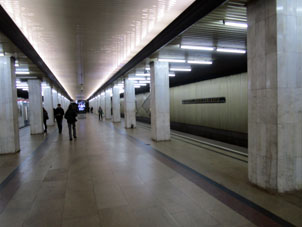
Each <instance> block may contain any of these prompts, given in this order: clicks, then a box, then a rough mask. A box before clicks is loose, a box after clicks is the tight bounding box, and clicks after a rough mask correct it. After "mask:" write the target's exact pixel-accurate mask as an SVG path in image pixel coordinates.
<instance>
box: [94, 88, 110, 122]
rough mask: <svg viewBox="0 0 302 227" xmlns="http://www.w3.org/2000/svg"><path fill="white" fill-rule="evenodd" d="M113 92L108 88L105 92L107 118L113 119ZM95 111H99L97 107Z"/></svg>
mask: <svg viewBox="0 0 302 227" xmlns="http://www.w3.org/2000/svg"><path fill="white" fill-rule="evenodd" d="M111 92H112V89H111V88H110V89H107V90H106V92H105V118H106V119H111ZM95 111H97V110H96V109H95Z"/></svg>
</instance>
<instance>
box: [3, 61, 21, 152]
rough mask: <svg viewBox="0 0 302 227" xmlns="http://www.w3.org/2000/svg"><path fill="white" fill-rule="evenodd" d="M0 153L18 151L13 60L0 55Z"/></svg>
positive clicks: (18, 140)
mask: <svg viewBox="0 0 302 227" xmlns="http://www.w3.org/2000/svg"><path fill="white" fill-rule="evenodd" d="M0 106H1V111H0V125H1V126H0V154H8V153H15V152H18V151H20V139H19V125H18V107H17V90H16V75H15V64H14V60H13V59H11V58H10V57H6V56H3V57H0Z"/></svg>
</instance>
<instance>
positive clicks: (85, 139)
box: [0, 114, 301, 227]
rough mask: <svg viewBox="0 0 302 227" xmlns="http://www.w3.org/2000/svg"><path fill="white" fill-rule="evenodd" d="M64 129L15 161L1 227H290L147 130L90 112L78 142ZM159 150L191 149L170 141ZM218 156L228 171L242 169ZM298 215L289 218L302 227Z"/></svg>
mask: <svg viewBox="0 0 302 227" xmlns="http://www.w3.org/2000/svg"><path fill="white" fill-rule="evenodd" d="M64 126H65V127H64V129H63V134H62V135H59V134H58V132H57V130H56V129H54V128H52V129H51V131H50V133H49V134H48V135H47V136H46V137H45V140H44V141H43V142H42V143H41V144H40V145H39V146H37V142H36V149H35V150H34V151H33V152H32V153H30V154H27V156H26V157H24V158H23V159H22V158H21V157H20V159H18V160H15V162H14V163H17V162H18V161H19V162H20V163H19V165H18V167H17V168H15V169H14V170H13V171H12V172H11V173H10V174H9V175H8V177H7V178H6V179H4V180H3V181H2V183H1V184H0V193H1V216H0V223H1V226H31V227H32V226H52V227H53V226H73V227H75V226H152V227H154V226H242V227H243V226H254V224H257V223H258V224H259V223H261V225H262V224H263V225H266V226H267V224H269V225H276V226H281V225H288V226H290V224H289V223H288V222H286V221H284V220H283V219H281V218H279V217H277V216H275V215H273V214H270V213H269V212H268V213H266V212H267V211H265V212H264V211H263V209H262V210H261V209H259V208H257V207H255V206H254V207H253V206H251V205H250V204H248V203H247V202H246V201H244V199H243V200H242V199H240V198H239V200H238V195H237V196H236V195H235V194H236V193H234V192H232V193H230V192H228V191H227V190H226V189H225V188H223V186H221V185H219V184H217V183H214V182H213V181H212V180H210V179H208V178H207V177H205V176H203V175H201V174H198V173H197V172H195V171H194V170H192V169H190V168H187V167H185V166H184V165H182V164H180V163H179V162H177V161H175V160H174V159H171V158H169V157H168V156H166V155H164V154H163V153H160V152H159V151H158V150H157V149H161V148H160V147H158V148H154V147H153V145H152V144H147V143H146V142H143V140H142V138H139V136H137V135H135V132H136V131H139V130H141V133H138V134H139V135H140V137H143V136H144V133H143V130H144V131H145V133H147V130H146V129H137V130H133V132H131V131H130V132H129V130H128V132H126V130H125V129H123V127H121V125H120V124H116V125H114V124H112V123H109V122H105V121H98V119H97V116H95V115H89V114H88V115H86V119H79V120H78V124H77V129H78V138H77V139H76V140H73V141H69V138H68V135H67V127H66V125H64ZM40 137H41V136H40ZM34 138H35V137H34ZM29 139H30V137H28V140H29ZM38 139H41V138H36V140H38ZM21 141H24V138H22V140H21ZM177 143H178V144H177ZM29 144H30V143H23V144H22V145H21V147H26V146H29ZM159 144H160V145H159V146H163V147H164V148H165V149H166V150H169V149H171V147H172V146H175V145H176V146H177V147H178V148H181V149H185V146H187V149H189V150H190V151H191V149H190V146H189V145H185V144H182V143H181V142H177V141H173V140H172V141H171V142H164V143H159ZM31 146H34V145H33V144H31ZM189 150H188V152H189ZM175 152H176V153H178V151H177V149H175ZM188 154H189V153H188ZM210 154H211V153H210ZM211 155H212V154H211ZM214 155H216V158H218V159H225V161H224V165H225V166H227V165H228V163H227V162H238V163H239V161H238V160H233V159H230V158H228V157H224V156H221V157H220V156H217V154H214ZM206 158H209V157H206ZM227 160H229V161H227ZM209 161H210V163H211V162H212V165H215V164H214V163H213V161H211V160H208V162H209ZM242 163H243V162H242ZM239 165H242V166H244V165H246V164H245V163H244V164H239ZM238 168H240V167H238ZM235 171H238V169H237V170H236V167H235ZM216 174H218V173H216ZM238 174H239V172H238ZM235 181H236V180H234V182H233V183H236V182H235ZM240 187H241V189H243V188H244V186H240ZM215 197H216V198H215ZM272 197H273V196H272ZM271 199H272V200H271V201H272V202H275V201H276V199H278V201H279V203H280V205H282V206H283V207H284V209H286V208H288V206H289V205H288V203H287V205H286V201H284V200H281V199H280V198H271ZM300 211H301V208H298V207H295V209H292V212H291V215H292V217H291V219H292V220H294V219H295V218H296V220H295V221H297V223H298V221H299V212H300ZM288 214H289V213H288V212H287V215H288ZM295 214H297V216H295ZM248 219H249V220H248ZM250 221H252V222H254V224H252V223H251V222H250Z"/></svg>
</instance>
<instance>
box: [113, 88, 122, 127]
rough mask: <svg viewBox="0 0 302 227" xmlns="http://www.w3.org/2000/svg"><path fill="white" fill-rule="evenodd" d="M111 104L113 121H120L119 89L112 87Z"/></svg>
mask: <svg viewBox="0 0 302 227" xmlns="http://www.w3.org/2000/svg"><path fill="white" fill-rule="evenodd" d="M112 90H113V94H112V106H113V109H112V110H113V122H114V123H117V122H121V107H120V89H119V88H118V87H113V89H112Z"/></svg>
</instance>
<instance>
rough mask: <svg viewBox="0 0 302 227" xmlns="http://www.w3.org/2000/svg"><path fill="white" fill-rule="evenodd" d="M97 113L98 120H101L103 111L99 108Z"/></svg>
mask: <svg viewBox="0 0 302 227" xmlns="http://www.w3.org/2000/svg"><path fill="white" fill-rule="evenodd" d="M98 112H99V120H101V119H102V120H103V110H102V107H101V106H100V107H99V110H98Z"/></svg>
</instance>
